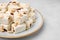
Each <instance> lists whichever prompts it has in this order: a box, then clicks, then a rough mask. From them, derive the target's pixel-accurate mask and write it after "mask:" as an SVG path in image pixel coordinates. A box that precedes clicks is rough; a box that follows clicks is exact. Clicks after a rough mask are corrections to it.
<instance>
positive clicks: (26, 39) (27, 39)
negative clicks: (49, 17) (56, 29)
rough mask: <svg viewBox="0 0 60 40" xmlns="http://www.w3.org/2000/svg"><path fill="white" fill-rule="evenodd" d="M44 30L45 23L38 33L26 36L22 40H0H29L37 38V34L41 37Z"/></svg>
mask: <svg viewBox="0 0 60 40" xmlns="http://www.w3.org/2000/svg"><path fill="white" fill-rule="evenodd" d="M44 29H45V23H44V24H43V26H42V27H41V29H40V30H39V31H37V32H36V33H34V34H32V35H30V36H27V37H24V38H15V39H7V38H0V40H29V39H32V38H34V37H36V36H38V35H39V34H40V35H41V34H42V33H43V31H44ZM40 35H39V36H40Z"/></svg>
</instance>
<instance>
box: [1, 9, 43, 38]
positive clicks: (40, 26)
mask: <svg viewBox="0 0 60 40" xmlns="http://www.w3.org/2000/svg"><path fill="white" fill-rule="evenodd" d="M35 10H36V11H37V12H38V13H39V14H40V15H41V17H42V22H41V24H40V25H39V28H38V29H37V30H34V31H33V32H32V33H29V34H25V35H22V36H6V37H5V36H0V38H23V37H26V36H29V35H32V34H34V33H35V32H37V31H39V29H41V28H42V25H43V22H44V18H43V15H42V14H41V13H40V11H38V10H37V9H35Z"/></svg>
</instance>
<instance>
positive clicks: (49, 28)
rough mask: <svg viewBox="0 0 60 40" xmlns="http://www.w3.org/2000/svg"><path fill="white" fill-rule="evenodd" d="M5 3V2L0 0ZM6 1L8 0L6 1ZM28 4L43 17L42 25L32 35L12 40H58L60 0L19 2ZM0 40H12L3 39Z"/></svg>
mask: <svg viewBox="0 0 60 40" xmlns="http://www.w3.org/2000/svg"><path fill="white" fill-rule="evenodd" d="M1 1H3V2H4V1H5V0H0V2H1ZM7 1H8V0H7ZM19 1H21V2H23V1H24V2H29V3H31V6H33V7H34V8H36V9H38V10H39V11H40V12H41V13H42V15H43V16H44V25H43V27H42V29H41V30H39V31H38V32H37V33H35V34H34V35H31V36H28V37H25V38H20V39H13V40H60V0H19ZM0 40H12V39H3V38H0Z"/></svg>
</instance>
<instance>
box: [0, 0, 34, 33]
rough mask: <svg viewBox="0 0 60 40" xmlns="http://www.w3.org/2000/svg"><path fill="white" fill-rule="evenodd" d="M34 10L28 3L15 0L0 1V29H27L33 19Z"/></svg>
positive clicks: (18, 30) (12, 30)
mask: <svg viewBox="0 0 60 40" xmlns="http://www.w3.org/2000/svg"><path fill="white" fill-rule="evenodd" d="M34 10H35V9H33V8H32V7H30V5H29V4H27V3H19V2H17V0H11V1H10V2H8V3H0V26H1V27H0V29H1V30H0V31H3V29H6V30H7V32H9V33H11V32H12V33H19V32H22V31H24V30H26V29H29V28H30V27H31V25H32V24H33V23H34V20H35V13H34ZM2 26H3V29H2Z"/></svg>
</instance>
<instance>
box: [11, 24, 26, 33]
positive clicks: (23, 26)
mask: <svg viewBox="0 0 60 40" xmlns="http://www.w3.org/2000/svg"><path fill="white" fill-rule="evenodd" d="M12 27H13V30H14V33H19V32H22V31H24V30H26V24H21V25H17V26H15V27H14V26H12Z"/></svg>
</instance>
